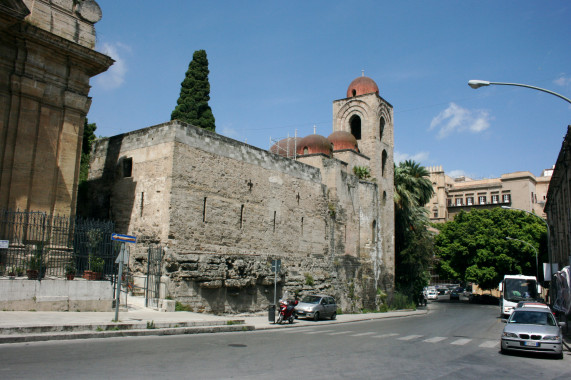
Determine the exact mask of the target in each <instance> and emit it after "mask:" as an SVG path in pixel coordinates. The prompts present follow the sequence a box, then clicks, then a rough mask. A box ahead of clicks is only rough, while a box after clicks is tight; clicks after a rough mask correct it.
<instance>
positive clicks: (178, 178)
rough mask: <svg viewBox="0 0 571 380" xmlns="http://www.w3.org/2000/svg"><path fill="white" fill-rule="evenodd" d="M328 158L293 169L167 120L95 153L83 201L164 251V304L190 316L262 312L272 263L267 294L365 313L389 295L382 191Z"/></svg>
mask: <svg viewBox="0 0 571 380" xmlns="http://www.w3.org/2000/svg"><path fill="white" fill-rule="evenodd" d="M391 133H392V132H391ZM363 137H364V136H363ZM390 153H391V156H392V150H391V151H390ZM339 154H340V157H343V159H344V161H341V160H340V159H338V158H336V154H335V153H333V155H330V154H329V155H328V154H322V153H311V154H309V153H308V154H305V155H302V156H301V157H299V158H298V160H297V161H296V160H292V159H289V158H284V157H281V156H278V155H276V154H273V153H270V152H268V151H265V150H262V149H258V148H256V147H253V146H249V145H247V144H244V143H241V142H238V141H235V140H232V139H229V138H226V137H224V136H220V135H217V134H215V133H211V132H208V131H205V130H202V129H200V128H196V127H193V126H191V125H187V124H184V123H182V122H178V121H172V122H169V123H165V124H161V125H157V126H154V127H150V128H146V129H142V130H138V131H134V132H131V133H127V134H123V135H119V136H114V137H112V138H108V139H102V140H99V141H98V142H96V144H95V146H94V151H93V154H92V163H91V172H90V181H91V192H92V196H91V197H90V199H97V202H96V203H95V204H94V210H97V212H99V215H98V216H104V214H109V215H110V216H111V217H112V218H113V220H114V221H115V222H116V226H117V230H118V232H123V233H129V234H134V235H137V236H138V237H139V242H141V243H144V242H148V243H151V242H152V243H160V244H162V245H163V246H165V247H166V248H167V251H166V252H167V253H166V255H165V263H164V269H165V276H163V280H162V282H163V283H164V294H163V297H166V296H168V297H171V298H173V299H175V300H178V301H180V302H182V303H185V304H188V305H190V306H191V307H192V308H193V310H196V311H208V312H245V311H258V310H264V309H266V308H267V306H268V304H270V303H272V302H273V279H274V275H273V273H272V272H271V268H270V262H271V260H272V259H281V260H282V271H281V272H280V275H279V277H278V288H279V290H278V294H282V292H284V291H289V293H290V294H293V293H294V292H301V293H306V292H316V291H319V292H326V293H330V294H333V295H334V296H336V298H337V299H338V302H339V303H340V305H341V306H342V307H343V308H344V309H345V310H349V309H356V308H362V307H368V308H373V307H375V306H376V305H375V302H376V294H377V289H382V290H384V291H388V292H390V291H391V290H392V273H393V268H392V267H391V265H392V262H393V261H392V260H393V259H392V255H393V253H392V252H391V251H390V247H391V246H390V244H391V243H392V232H393V230H392V229H389V230H388V231H387V230H386V229H385V228H384V227H383V226H385V225H389V226H392V217H391V220H382V219H383V217H382V215H383V213H384V212H386V210H385V209H384V207H386V206H387V205H386V203H388V202H385V204H383V200H382V195H381V194H383V193H384V194H385V198H386V193H387V190H388V191H390V202H391V203H392V188H391V189H379V185H378V183H377V182H375V181H377V179H376V178H375V180H373V181H362V180H359V179H358V178H357V177H356V176H355V175H354V174H353V171H352V169H353V166H354V164H355V163H357V164H359V165H364V164H367V163H369V162H370V161H371V160H372V159H371V158H369V157H368V156H367V155H364V154H363V153H359V152H357V151H341V152H339ZM379 156H380V155H379ZM391 162H392V161H391ZM391 165H392V163H391ZM371 166H373V167H375V166H374V165H371ZM391 170H392V169H391ZM381 181H382V179H381ZM385 201H386V199H385ZM391 207H392V205H391ZM391 209H392V208H391ZM387 242H388V244H387ZM386 247H389V248H388V249H387V248H386ZM145 260H146V251H145V250H144V244H137V246H136V247H135V249H134V254H133V255H132V262H131V267H132V268H133V269H134V270H141V271H144V269H145V265H144V264H145Z"/></svg>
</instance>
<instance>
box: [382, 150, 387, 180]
mask: <svg viewBox="0 0 571 380" xmlns="http://www.w3.org/2000/svg"><path fill="white" fill-rule="evenodd" d="M382 157H383V158H382V164H383V169H382V171H383V177H384V176H385V173H386V169H387V158H388V155H387V151H386V150H383V156H382Z"/></svg>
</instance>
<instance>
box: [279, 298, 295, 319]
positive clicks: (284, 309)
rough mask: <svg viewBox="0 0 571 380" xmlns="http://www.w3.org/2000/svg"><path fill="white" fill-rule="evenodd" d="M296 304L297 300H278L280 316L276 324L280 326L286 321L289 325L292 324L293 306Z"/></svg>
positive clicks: (293, 317)
mask: <svg viewBox="0 0 571 380" xmlns="http://www.w3.org/2000/svg"><path fill="white" fill-rule="evenodd" d="M297 303H298V301H297V300H295V301H293V300H292V301H287V300H280V314H279V316H278V321H277V323H278V324H281V323H282V322H284V321H288V322H289V323H290V324H291V323H293V320H294V319H295V306H296V305H297Z"/></svg>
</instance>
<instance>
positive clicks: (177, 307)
mask: <svg viewBox="0 0 571 380" xmlns="http://www.w3.org/2000/svg"><path fill="white" fill-rule="evenodd" d="M174 311H192V308H191V307H190V306H189V305H185V304H183V303H180V302H178V301H176V302H175V304H174Z"/></svg>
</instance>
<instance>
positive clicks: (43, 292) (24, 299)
mask: <svg viewBox="0 0 571 380" xmlns="http://www.w3.org/2000/svg"><path fill="white" fill-rule="evenodd" d="M112 305H113V284H112V283H111V282H109V281H86V280H83V279H77V280H72V281H68V280H64V279H45V280H42V281H37V280H27V279H13V280H12V279H7V278H6V279H0V310H13V311H16V310H19V311H31V310H36V311H111V310H112Z"/></svg>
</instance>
